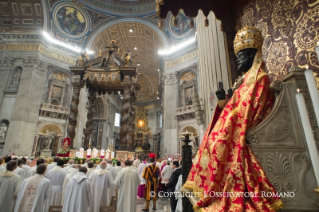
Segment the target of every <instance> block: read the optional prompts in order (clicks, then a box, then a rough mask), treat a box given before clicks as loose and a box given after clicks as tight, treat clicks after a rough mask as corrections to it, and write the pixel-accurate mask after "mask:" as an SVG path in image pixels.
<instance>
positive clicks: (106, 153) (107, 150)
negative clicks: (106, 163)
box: [105, 148, 111, 159]
mask: <svg viewBox="0 0 319 212" xmlns="http://www.w3.org/2000/svg"><path fill="white" fill-rule="evenodd" d="M110 154H111V151H110V150H109V148H107V149H106V151H105V158H106V159H110Z"/></svg>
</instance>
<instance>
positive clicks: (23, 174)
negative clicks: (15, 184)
mask: <svg viewBox="0 0 319 212" xmlns="http://www.w3.org/2000/svg"><path fill="white" fill-rule="evenodd" d="M17 163H18V166H17V168H16V169H15V170H14V173H15V174H16V175H19V176H21V178H22V180H24V179H25V178H27V175H28V173H26V171H25V170H24V169H23V168H22V166H23V160H22V159H18V160H17Z"/></svg>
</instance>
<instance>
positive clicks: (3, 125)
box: [0, 119, 10, 148]
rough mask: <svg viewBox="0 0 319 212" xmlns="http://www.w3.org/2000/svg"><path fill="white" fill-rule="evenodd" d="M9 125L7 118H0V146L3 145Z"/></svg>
mask: <svg viewBox="0 0 319 212" xmlns="http://www.w3.org/2000/svg"><path fill="white" fill-rule="evenodd" d="M9 125H10V122H9V121H8V120H7V119H2V120H1V121H0V148H1V147H3V145H4V143H5V141H6V137H7V132H8V129H9Z"/></svg>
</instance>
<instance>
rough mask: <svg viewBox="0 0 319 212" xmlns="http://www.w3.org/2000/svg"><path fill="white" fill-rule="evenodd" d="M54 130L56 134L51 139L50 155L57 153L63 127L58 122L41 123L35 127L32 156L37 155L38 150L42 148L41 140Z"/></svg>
mask: <svg viewBox="0 0 319 212" xmlns="http://www.w3.org/2000/svg"><path fill="white" fill-rule="evenodd" d="M52 132H55V133H56V136H55V138H54V139H53V140H52V142H51V145H50V149H51V150H52V155H54V156H55V155H57V153H58V151H59V149H60V147H61V145H62V140H63V137H64V132H65V130H64V127H63V126H62V125H60V124H58V123H51V122H50V123H42V124H40V125H39V126H38V128H37V133H36V137H35V145H34V148H33V154H34V156H39V155H40V151H41V150H42V149H43V140H44V139H45V138H46V136H47V135H48V134H49V133H52Z"/></svg>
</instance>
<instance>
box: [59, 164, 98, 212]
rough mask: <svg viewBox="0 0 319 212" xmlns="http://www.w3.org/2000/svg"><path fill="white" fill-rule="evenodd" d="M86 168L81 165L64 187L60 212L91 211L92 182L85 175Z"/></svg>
mask: <svg viewBox="0 0 319 212" xmlns="http://www.w3.org/2000/svg"><path fill="white" fill-rule="evenodd" d="M86 172H87V168H86V167H81V168H80V170H79V172H78V173H77V174H76V175H74V176H73V177H72V178H71V179H70V181H69V183H68V185H67V186H66V189H65V194H64V196H65V200H64V204H63V208H62V212H88V211H89V212H91V209H90V208H92V204H93V190H92V184H91V182H90V180H89V179H88V177H87V176H86Z"/></svg>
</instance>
